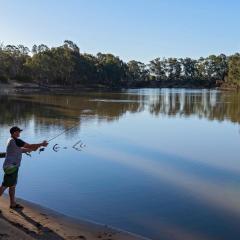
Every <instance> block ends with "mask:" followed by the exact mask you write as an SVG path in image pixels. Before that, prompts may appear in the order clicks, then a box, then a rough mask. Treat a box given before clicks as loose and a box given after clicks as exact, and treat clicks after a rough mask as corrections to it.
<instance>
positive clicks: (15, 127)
mask: <svg viewBox="0 0 240 240" xmlns="http://www.w3.org/2000/svg"><path fill="white" fill-rule="evenodd" d="M21 131H22V129H20V128H19V127H17V126H14V127H12V128H11V129H10V133H11V134H13V133H15V132H21Z"/></svg>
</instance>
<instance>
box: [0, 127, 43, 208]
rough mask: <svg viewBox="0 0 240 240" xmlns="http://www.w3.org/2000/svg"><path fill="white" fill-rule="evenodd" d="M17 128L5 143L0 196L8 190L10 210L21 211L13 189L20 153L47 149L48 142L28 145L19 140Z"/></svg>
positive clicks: (12, 129)
mask: <svg viewBox="0 0 240 240" xmlns="http://www.w3.org/2000/svg"><path fill="white" fill-rule="evenodd" d="M21 131H22V130H21V129H20V128H19V127H12V128H11V129H10V134H11V138H10V139H9V140H8V142H7V151H6V157H5V161H4V163H3V170H4V178H3V182H2V186H1V187H0V196H1V195H2V194H3V193H4V191H5V190H6V189H7V188H9V197H10V208H12V209H22V208H23V206H21V205H20V204H18V203H16V199H15V189H16V185H17V178H18V170H19V167H20V164H21V160H22V153H30V152H32V151H36V150H37V149H39V148H40V147H47V145H48V142H47V141H43V142H42V143H38V144H28V143H26V142H24V141H23V140H21V139H20V138H19V137H20V133H21Z"/></svg>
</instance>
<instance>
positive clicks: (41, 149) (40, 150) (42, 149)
mask: <svg viewBox="0 0 240 240" xmlns="http://www.w3.org/2000/svg"><path fill="white" fill-rule="evenodd" d="M77 126H78V123H77V124H75V125H73V126H72V127H70V128H68V129H66V130H64V131H62V132H61V133H59V134H57V135H56V136H54V137H52V138H50V139H49V140H47V142H48V143H49V142H51V141H53V140H54V139H56V138H58V137H60V136H61V135H63V134H64V133H66V132H69V131H70V130H72V129H74V128H76V127H77ZM44 150H45V148H44V147H42V148H40V149H39V154H40V153H41V152H43V151H44Z"/></svg>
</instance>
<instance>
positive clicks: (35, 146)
mask: <svg viewBox="0 0 240 240" xmlns="http://www.w3.org/2000/svg"><path fill="white" fill-rule="evenodd" d="M47 145H48V142H47V141H43V142H42V143H36V144H29V143H25V144H24V146H23V148H25V149H29V150H31V151H37V150H38V148H40V147H47Z"/></svg>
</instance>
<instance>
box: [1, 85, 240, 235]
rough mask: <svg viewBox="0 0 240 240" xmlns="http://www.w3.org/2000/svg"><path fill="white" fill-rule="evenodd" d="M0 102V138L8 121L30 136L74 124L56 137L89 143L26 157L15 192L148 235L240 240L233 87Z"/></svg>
mask: <svg viewBox="0 0 240 240" xmlns="http://www.w3.org/2000/svg"><path fill="white" fill-rule="evenodd" d="M0 100H1V104H0V110H1V115H0V127H1V131H0V142H1V143H3V142H4V141H5V140H6V137H7V135H8V128H9V126H10V125H13V124H18V125H21V126H25V127H26V132H25V136H24V137H28V138H30V140H32V141H36V140H37V139H39V138H42V137H43V136H44V137H45V136H47V137H49V138H50V137H52V136H54V135H56V134H58V133H59V132H60V131H62V130H64V129H68V128H69V127H72V126H73V125H75V124H76V123H78V129H74V131H70V132H68V133H66V135H65V136H62V138H59V139H58V142H57V143H58V144H59V145H60V146H61V147H62V148H63V147H64V146H72V145H73V144H74V143H76V141H77V140H79V139H77V138H80V139H81V140H82V138H83V141H84V143H85V142H86V143H87V147H86V149H85V150H84V151H82V152H81V153H79V152H77V151H74V150H72V149H71V151H70V150H69V149H68V150H61V151H59V152H53V151H52V150H51V148H50V149H47V150H46V152H44V153H43V155H39V154H36V155H34V161H26V162H24V164H25V165H24V166H23V168H22V169H21V172H22V174H23V176H24V177H23V178H22V179H20V180H21V181H20V184H19V195H20V197H23V198H26V199H28V200H32V201H34V202H37V203H40V204H43V205H45V206H47V207H50V208H53V209H55V210H57V211H60V212H63V213H65V214H68V215H71V216H74V217H83V218H89V219H91V220H95V221H98V222H101V223H105V224H111V225H114V226H116V227H119V228H123V229H126V230H129V231H133V232H136V233H139V234H142V235H145V236H148V237H151V238H153V239H163V240H170V239H171V240H174V239H176V240H180V239H186V240H198V239H207V240H208V239H213V240H215V239H216V240H219V239H224V240H225V239H226V240H227V239H231V240H232V239H239V236H240V230H239V221H240V203H239V197H240V190H239V181H240V164H239V147H238V141H239V134H238V128H237V124H239V122H240V94H239V93H237V92H219V91H215V90H212V91H209V90H181V89H172V90H168V89H133V90H126V91H121V92H88V93H84V92H80V93H73V94H71V95H70V94H35V95H31V94H27V95H1V96H0ZM235 123H237V124H235ZM0 147H1V149H2V148H3V145H2V144H1V146H0ZM1 149H0V150H1ZM35 160H36V161H35ZM66 166H67V167H66ZM36 169H38V172H37V174H36ZM69 173H71V174H69ZM53 176H54V177H53ZM49 179H51V181H49ZM26 185H27V186H28V188H26V187H25V186H26ZM56 186H61V189H65V190H66V194H62V191H59V188H56Z"/></svg>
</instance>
